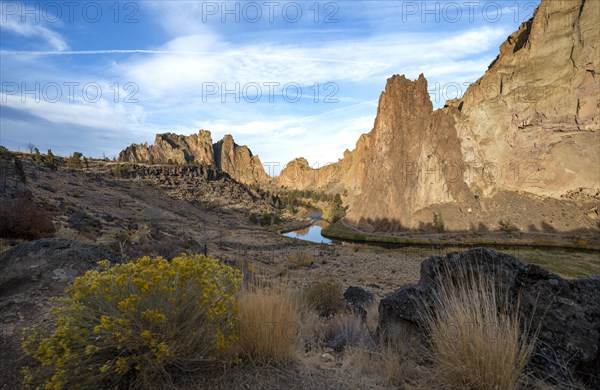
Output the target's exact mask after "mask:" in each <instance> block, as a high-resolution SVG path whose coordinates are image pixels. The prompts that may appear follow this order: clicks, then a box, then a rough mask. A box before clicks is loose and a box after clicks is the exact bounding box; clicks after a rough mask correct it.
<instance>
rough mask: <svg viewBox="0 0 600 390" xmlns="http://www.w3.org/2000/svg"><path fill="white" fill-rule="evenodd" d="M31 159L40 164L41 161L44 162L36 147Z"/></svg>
mask: <svg viewBox="0 0 600 390" xmlns="http://www.w3.org/2000/svg"><path fill="white" fill-rule="evenodd" d="M33 159H34V160H35V162H36V163H38V164H41V163H42V162H44V159H43V158H42V154H41V153H40V150H39V149H38V148H35V149H34V153H33Z"/></svg>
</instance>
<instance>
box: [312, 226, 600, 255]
mask: <svg viewBox="0 0 600 390" xmlns="http://www.w3.org/2000/svg"><path fill="white" fill-rule="evenodd" d="M321 234H322V235H323V236H325V237H327V238H330V239H334V240H335V239H337V240H342V241H350V242H356V243H367V244H383V245H394V246H408V245H411V246H413V245H417V246H419V245H425V246H436V245H440V246H456V247H471V246H489V247H495V248H506V247H531V248H540V249H560V248H566V249H578V250H585V251H599V252H600V236H599V235H598V233H597V232H596V234H594V233H593V232H589V233H588V234H578V235H574V234H573V235H571V234H551V233H524V232H510V233H508V232H502V231H500V232H485V233H479V232H477V233H474V232H445V233H423V232H418V231H408V232H398V233H392V234H389V233H387V234H373V233H366V232H362V231H360V230H357V229H355V228H352V227H350V226H348V225H347V224H345V223H344V222H343V220H342V221H338V222H337V223H335V224H330V225H329V226H328V227H326V228H325V229H323V231H322V232H321Z"/></svg>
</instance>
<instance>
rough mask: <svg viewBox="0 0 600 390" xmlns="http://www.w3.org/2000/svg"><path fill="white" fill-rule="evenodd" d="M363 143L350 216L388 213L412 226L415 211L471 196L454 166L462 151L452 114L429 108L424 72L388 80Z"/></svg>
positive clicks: (381, 216) (356, 218)
mask: <svg viewBox="0 0 600 390" xmlns="http://www.w3.org/2000/svg"><path fill="white" fill-rule="evenodd" d="M366 144H367V145H368V146H366V147H365V148H364V152H363V153H365V154H364V155H363V156H360V157H359V160H364V161H365V164H364V168H363V169H362V170H361V171H362V172H361V173H360V174H361V176H359V182H360V183H361V184H360V188H359V192H358V193H357V194H356V197H355V198H354V199H353V203H352V204H351V205H350V208H349V210H348V214H347V217H348V218H349V219H350V220H352V221H355V222H356V221H360V220H361V219H368V218H370V219H373V220H381V219H384V218H387V219H389V220H392V221H397V222H399V223H400V224H401V225H403V226H410V227H413V223H412V221H411V219H412V214H413V213H414V212H415V211H416V210H418V209H420V208H423V207H426V206H427V205H429V204H435V203H444V202H452V201H461V200H464V199H466V198H467V197H469V196H470V191H469V189H468V188H467V186H466V184H465V183H464V180H463V178H462V175H461V174H460V171H459V169H460V168H459V167H460V166H461V163H462V155H461V152H460V141H459V140H458V138H457V135H456V130H455V128H454V119H453V118H452V116H450V115H448V114H447V113H445V112H443V111H436V112H434V111H433V106H432V104H431V100H430V99H429V95H428V93H427V81H426V80H425V77H423V75H421V76H420V77H419V79H418V80H416V81H410V80H407V79H406V78H405V77H404V76H394V77H392V78H390V79H388V82H387V85H386V89H385V92H383V93H382V94H381V97H380V98H379V109H378V112H377V119H376V120H375V127H374V128H373V131H371V133H370V134H369V135H368V142H367V143H366ZM354 157H358V156H354Z"/></svg>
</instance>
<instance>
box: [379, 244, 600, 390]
mask: <svg viewBox="0 0 600 390" xmlns="http://www.w3.org/2000/svg"><path fill="white" fill-rule="evenodd" d="M460 264H462V265H466V267H467V269H469V270H471V271H473V273H474V274H475V275H477V274H480V273H483V274H484V275H486V277H490V278H492V280H494V283H495V284H496V285H499V286H502V288H503V291H506V292H507V294H508V299H509V301H510V302H512V303H513V304H514V303H515V302H517V301H518V298H519V296H520V314H521V319H522V321H531V328H530V329H532V331H536V330H537V331H538V332H539V335H538V340H537V342H536V348H535V351H534V354H533V356H532V359H531V362H530V368H531V369H533V370H534V371H535V372H537V373H539V374H540V375H542V376H543V377H544V378H546V379H549V380H551V381H554V382H556V383H572V382H573V378H575V379H577V380H579V381H581V382H583V383H585V384H587V385H589V386H591V387H593V388H599V387H600V376H599V373H600V353H599V350H600V280H597V279H590V278H587V279H578V280H566V279H563V278H561V277H560V276H558V275H555V274H552V273H550V272H548V271H546V270H544V269H542V268H540V267H538V266H536V265H531V264H524V263H522V262H520V261H519V260H517V259H516V258H514V257H512V256H509V255H506V254H503V253H498V252H495V251H492V250H489V249H485V248H476V249H472V250H468V251H465V252H459V253H449V254H448V255H447V257H446V258H443V257H438V256H433V257H430V258H428V259H427V260H425V261H423V263H422V264H421V278H420V280H419V283H418V284H416V285H409V286H405V287H403V288H401V289H399V290H397V291H395V292H394V293H392V294H391V295H389V296H387V297H386V298H384V299H383V300H382V301H381V303H380V305H379V327H380V331H384V330H385V329H386V328H387V327H388V326H391V325H392V324H394V323H404V324H409V325H413V327H414V328H415V329H417V330H419V331H421V332H423V331H424V329H425V327H424V323H423V318H422V315H421V314H420V313H424V307H425V306H426V305H427V306H429V307H430V308H433V307H434V306H433V302H434V300H433V295H434V294H435V293H436V291H437V289H438V287H437V285H436V283H435V280H437V279H438V278H441V279H445V278H449V277H453V275H457V274H458V272H453V271H455V270H457V269H458V267H459V265H460ZM446 266H447V267H446Z"/></svg>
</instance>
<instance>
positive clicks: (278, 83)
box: [0, 0, 539, 173]
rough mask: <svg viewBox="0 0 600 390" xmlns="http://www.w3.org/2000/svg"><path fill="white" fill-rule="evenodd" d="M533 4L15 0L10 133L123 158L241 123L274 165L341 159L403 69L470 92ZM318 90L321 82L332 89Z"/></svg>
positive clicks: (56, 147)
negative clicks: (158, 138)
mask: <svg viewBox="0 0 600 390" xmlns="http://www.w3.org/2000/svg"><path fill="white" fill-rule="evenodd" d="M538 4H539V0H533V1H517V0H510V1H481V0H480V1H477V0H474V1H468V0H467V1H322V2H316V1H295V2H294V1H291V2H289V1H288V2H284V1H256V2H253V1H228V2H224V1H216V2H213V1H189V2H188V1H139V2H133V1H123V2H114V1H108V2H99V1H76V2H72V1H71V2H70V1H49V2H41V1H35V2H12V1H2V2H1V9H0V46H1V52H0V60H1V61H0V71H1V83H2V89H1V118H0V126H1V129H0V144H2V145H4V146H6V147H9V148H10V149H15V150H16V149H20V150H25V149H26V147H25V145H26V144H27V143H29V142H32V143H34V144H35V145H36V146H38V147H39V148H40V149H41V150H44V151H45V150H46V149H48V148H51V149H52V150H53V151H54V152H55V153H58V154H61V155H67V154H70V153H72V152H74V151H80V152H82V153H84V155H88V156H95V157H96V156H102V154H103V153H105V154H106V155H108V156H110V157H112V156H113V155H116V154H117V153H118V152H119V150H121V149H123V148H124V147H126V146H128V145H129V144H131V143H134V142H135V143H141V142H146V141H147V142H152V141H153V139H154V135H155V134H156V133H161V132H175V133H180V134H191V133H194V132H197V131H198V129H207V130H211V132H212V135H213V140H214V141H217V140H219V139H220V138H222V136H223V135H224V134H233V136H234V139H235V140H236V142H237V143H238V144H246V145H248V146H249V147H250V148H251V149H252V151H253V152H254V153H255V154H258V155H259V156H260V157H261V160H262V161H263V163H269V165H271V166H273V165H274V164H279V166H278V168H276V169H275V173H276V172H277V171H278V170H279V169H281V168H282V167H283V166H284V165H285V164H286V163H287V162H288V161H289V160H291V159H293V158H295V157H300V156H303V157H306V158H307V159H308V160H309V162H310V163H311V164H312V165H313V166H322V165H325V164H327V163H330V162H334V161H337V160H338V159H339V158H341V157H342V154H343V151H344V150H345V149H350V150H352V149H353V148H354V145H355V142H356V140H357V139H358V137H359V135H360V134H362V133H366V132H369V131H370V130H371V129H372V127H373V122H374V119H375V114H376V112H377V100H378V98H379V95H380V93H381V91H382V90H383V89H384V87H385V82H386V79H387V78H388V77H390V76H391V75H393V74H405V75H406V76H407V77H409V78H413V79H414V78H416V77H417V76H418V75H419V73H424V74H425V76H426V77H427V79H428V81H429V89H430V95H431V98H432V101H433V104H434V106H435V107H441V106H443V103H444V101H445V100H446V98H453V97H455V95H456V93H459V94H460V93H462V91H464V89H465V88H466V86H467V85H468V84H469V83H470V82H473V81H475V80H476V79H478V78H479V77H480V76H481V75H482V74H483V72H485V70H486V69H487V67H488V65H489V64H490V62H491V61H492V60H493V59H494V58H495V57H496V56H497V54H498V47H499V45H500V44H501V43H502V42H503V41H504V40H505V39H506V38H507V36H508V35H509V34H510V33H512V32H513V31H514V30H516V29H517V27H518V26H519V25H520V24H521V23H522V22H523V21H525V20H527V19H529V18H530V17H531V15H532V13H533V10H534V9H535V7H536V6H537V5H538ZM317 91H318V92H317Z"/></svg>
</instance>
